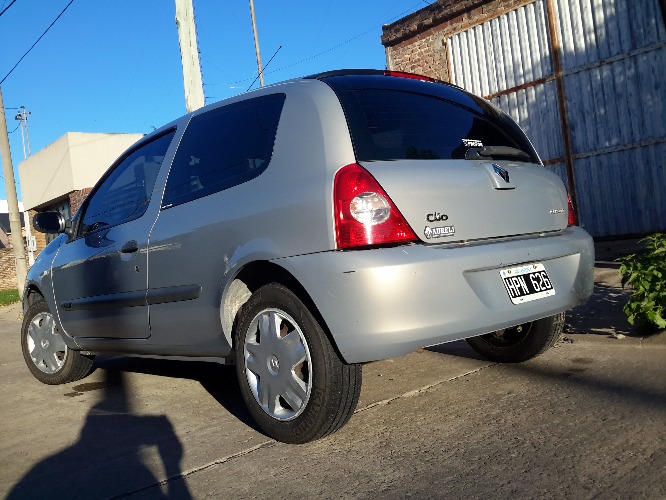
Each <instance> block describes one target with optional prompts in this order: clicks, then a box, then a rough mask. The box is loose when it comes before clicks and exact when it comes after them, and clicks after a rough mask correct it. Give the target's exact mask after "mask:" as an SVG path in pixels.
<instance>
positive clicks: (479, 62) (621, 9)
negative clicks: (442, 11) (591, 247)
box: [448, 0, 666, 236]
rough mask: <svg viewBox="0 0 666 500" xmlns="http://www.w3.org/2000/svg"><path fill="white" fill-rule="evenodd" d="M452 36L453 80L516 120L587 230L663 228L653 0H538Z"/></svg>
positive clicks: (662, 135)
mask: <svg viewBox="0 0 666 500" xmlns="http://www.w3.org/2000/svg"><path fill="white" fill-rule="evenodd" d="M549 13H551V14H552V16H549ZM448 45H449V51H450V54H449V55H450V58H449V60H450V61H451V68H450V69H451V74H452V75H453V77H452V80H453V83H456V84H457V85H460V86H462V87H464V88H466V89H468V90H470V91H471V92H474V93H476V94H480V95H484V96H486V97H488V98H490V99H491V100H492V101H493V102H495V103H496V104H498V105H499V106H500V107H501V108H503V109H504V110H506V111H507V112H508V113H510V114H511V115H512V116H513V117H514V118H515V119H516V120H517V121H518V123H519V124H520V125H521V126H522V127H523V128H524V129H525V131H526V132H527V133H528V135H529V136H530V138H531V139H532V141H533V142H534V144H535V146H536V147H537V150H538V151H539V153H540V155H541V157H542V159H543V160H544V163H545V164H546V165H547V166H548V168H551V169H553V170H554V171H555V172H557V173H558V174H559V175H560V176H561V177H562V178H563V179H564V180H565V182H567V183H568V185H569V188H570V190H573V192H574V197H575V198H576V200H577V203H578V211H579V215H580V219H581V222H582V224H583V225H584V226H585V227H586V228H587V229H588V231H590V233H592V234H593V235H594V236H619V235H628V234H638V233H648V232H654V231H658V230H664V229H666V168H665V165H666V161H665V160H664V157H666V108H665V107H664V97H665V94H666V30H665V29H664V23H663V17H662V13H661V11H660V8H659V5H658V0H637V1H630V0H537V1H536V2H534V3H530V4H527V5H525V6H523V7H520V8H518V9H516V10H513V11H510V12H507V13H506V14H504V15H502V16H500V17H498V18H495V19H492V20H490V21H487V22H485V23H483V24H480V25H477V26H475V27H473V28H471V29H469V30H466V31H464V32H460V33H458V34H456V35H454V36H452V37H451V39H450V40H449V44H448ZM558 87H559V88H558ZM558 92H559V95H558ZM562 110H565V112H564V113H562V112H561V111H562ZM563 114H564V115H565V116H562V115H563ZM568 174H573V176H572V177H573V178H572V179H569V178H568V177H569V175H568Z"/></svg>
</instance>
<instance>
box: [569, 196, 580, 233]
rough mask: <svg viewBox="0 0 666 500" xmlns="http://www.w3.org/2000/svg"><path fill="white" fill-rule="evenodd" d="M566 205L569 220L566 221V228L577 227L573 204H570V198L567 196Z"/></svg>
mask: <svg viewBox="0 0 666 500" xmlns="http://www.w3.org/2000/svg"><path fill="white" fill-rule="evenodd" d="M567 205H568V209H569V219H568V221H567V226H577V225H578V217H576V211H575V210H574V206H573V203H571V197H570V196H569V195H567Z"/></svg>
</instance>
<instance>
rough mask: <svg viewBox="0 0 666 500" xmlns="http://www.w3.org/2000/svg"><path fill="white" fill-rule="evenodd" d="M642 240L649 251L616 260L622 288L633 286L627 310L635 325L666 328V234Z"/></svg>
mask: <svg viewBox="0 0 666 500" xmlns="http://www.w3.org/2000/svg"><path fill="white" fill-rule="evenodd" d="M641 243H645V248H646V250H645V252H643V253H640V254H631V255H627V256H626V257H620V258H618V259H616V260H617V262H620V264H621V265H620V275H621V276H622V287H624V286H625V285H630V286H631V287H632V288H633V293H632V294H631V297H630V298H629V302H628V303H627V304H626V305H625V306H624V313H625V314H626V315H627V320H629V323H631V324H632V325H633V324H638V325H641V324H644V325H646V326H649V325H652V326H656V327H657V328H666V319H665V318H666V235H663V234H660V233H657V234H653V235H651V236H648V237H647V238H644V239H642V240H641Z"/></svg>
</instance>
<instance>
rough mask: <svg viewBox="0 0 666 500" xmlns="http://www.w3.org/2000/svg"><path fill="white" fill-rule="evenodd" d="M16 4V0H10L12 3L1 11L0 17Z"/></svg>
mask: <svg viewBox="0 0 666 500" xmlns="http://www.w3.org/2000/svg"><path fill="white" fill-rule="evenodd" d="M15 3H16V0H12V3H10V4H9V5H8V6H7V7H5V8H4V9H2V12H0V16H1V15H3V14H4V13H5V12H7V11H8V10H9V8H10V7H11V6H12V5H14V4H15Z"/></svg>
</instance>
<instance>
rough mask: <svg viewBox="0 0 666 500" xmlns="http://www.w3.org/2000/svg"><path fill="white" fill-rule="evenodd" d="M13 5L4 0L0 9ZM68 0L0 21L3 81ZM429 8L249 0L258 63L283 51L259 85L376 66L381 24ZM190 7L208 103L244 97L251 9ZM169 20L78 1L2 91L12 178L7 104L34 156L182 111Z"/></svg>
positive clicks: (152, 3) (37, 3)
mask: <svg viewBox="0 0 666 500" xmlns="http://www.w3.org/2000/svg"><path fill="white" fill-rule="evenodd" d="M11 1H12V0H0V11H2V10H3V9H4V8H5V7H7V6H8V5H10V4H11ZM68 3H69V0H16V1H15V3H14V4H13V5H11V7H9V9H8V10H7V11H6V12H5V13H4V14H3V15H2V16H1V17H0V80H1V79H2V78H4V77H5V75H6V74H7V73H8V72H9V71H10V70H11V68H12V67H13V66H14V64H16V62H17V61H18V60H19V59H20V58H21V56H22V55H23V54H24V53H25V52H26V51H27V50H28V49H29V48H30V46H31V45H32V44H33V43H34V42H35V41H36V40H37V39H38V38H39V36H40V35H41V34H42V33H43V32H44V30H45V29H46V28H47V27H48V26H49V24H51V22H52V21H53V20H54V19H55V18H56V17H57V16H58V14H59V13H60V12H61V11H62V10H63V9H64V8H65V6H66V5H67V4H68ZM428 3H432V0H336V1H327V2H316V1H304V0H284V1H279V0H277V1H276V0H254V7H255V14H256V17H257V26H258V32H259V43H260V47H261V57H262V61H263V63H264V66H266V63H267V62H268V61H269V59H270V58H271V56H272V55H273V54H274V53H275V52H276V51H277V50H278V48H279V47H280V46H281V47H282V48H281V49H280V50H279V52H278V53H277V55H275V58H274V59H273V61H272V62H271V63H270V64H269V65H268V66H267V67H266V68H265V72H264V78H265V80H266V84H267V85H268V84H270V83H275V82H279V81H282V80H286V79H289V78H292V77H297V76H302V75H307V74H311V73H316V72H319V71H326V70H329V69H340V68H362V67H367V68H379V69H382V68H384V67H385V61H386V59H385V56H384V48H383V46H382V45H381V43H380V40H379V38H380V36H381V26H382V25H383V24H386V23H390V22H393V21H396V20H397V19H399V18H401V17H404V16H405V15H407V14H410V13H412V12H414V11H416V10H418V9H420V8H422V7H425V6H426V4H428ZM194 8H195V16H196V23H197V34H198V39H199V50H200V52H201V56H200V57H201V66H202V71H203V79H204V92H205V95H206V102H207V103H211V102H215V101H218V100H220V99H224V98H226V97H229V96H232V95H236V94H238V93H241V92H244V91H245V90H246V89H247V88H248V87H249V86H250V85H251V84H252V81H253V80H254V79H255V77H256V76H257V65H256V58H255V52H254V40H253V36H252V24H251V20H250V8H249V1H248V0H194ZM174 19H175V2H174V0H113V1H99V0H74V2H73V3H72V4H71V6H70V7H69V8H68V9H67V11H66V12H65V13H64V14H63V15H62V17H61V18H60V19H59V20H58V21H57V22H56V23H55V24H54V26H53V27H52V28H51V29H50V31H49V32H48V33H47V34H46V35H45V36H44V38H42V40H41V41H40V42H39V43H38V44H37V45H36V46H35V48H34V49H33V50H32V51H31V52H30V54H28V55H27V56H26V57H25V59H23V61H22V62H21V64H20V65H19V66H18V67H17V68H16V69H15V70H14V71H13V73H12V74H11V75H10V76H9V77H8V78H7V79H6V80H5V82H4V83H3V84H2V92H3V97H4V102H5V108H6V114H7V127H8V129H9V132H10V134H9V137H10V147H11V151H12V160H13V164H14V170H15V172H16V171H17V167H18V164H19V163H20V162H21V161H22V160H23V147H22V143H21V131H20V129H17V126H18V124H19V122H18V121H16V120H14V116H15V114H16V110H15V109H11V108H18V107H19V106H25V107H26V108H27V109H28V110H29V111H31V112H32V114H31V115H30V117H29V132H30V144H31V150H32V152H33V154H34V153H35V152H37V151H39V150H40V149H42V148H44V147H45V146H47V145H48V144H50V143H51V142H53V141H55V140H56V139H58V138H59V137H60V136H62V135H63V134H65V133H66V132H131V133H147V132H150V131H151V130H153V127H159V126H161V125H163V124H165V123H167V122H169V121H171V120H173V119H174V118H177V117H178V116H180V115H182V114H184V113H185V97H184V92H183V81H182V68H181V64H180V51H179V47H178V34H177V30H176V23H175V20H174ZM258 85H259V83H258V81H257V83H255V87H256V86H258ZM15 175H16V180H17V182H18V173H17V174H15ZM4 198H6V195H5V184H4V177H3V178H2V179H1V182H0V199H4ZM19 199H21V194H20V190H19Z"/></svg>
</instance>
